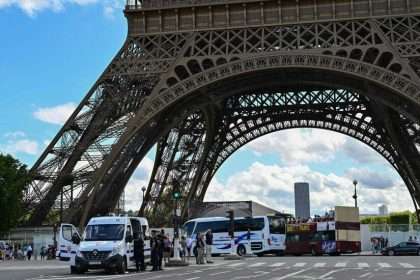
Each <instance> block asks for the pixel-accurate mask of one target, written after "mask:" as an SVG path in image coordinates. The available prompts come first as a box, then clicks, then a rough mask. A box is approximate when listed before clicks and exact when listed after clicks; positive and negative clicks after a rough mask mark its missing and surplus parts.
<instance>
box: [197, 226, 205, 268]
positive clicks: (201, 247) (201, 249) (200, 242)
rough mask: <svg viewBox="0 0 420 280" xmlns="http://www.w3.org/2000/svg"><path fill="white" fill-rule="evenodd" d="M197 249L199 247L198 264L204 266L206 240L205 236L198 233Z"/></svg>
mask: <svg viewBox="0 0 420 280" xmlns="http://www.w3.org/2000/svg"><path fill="white" fill-rule="evenodd" d="M196 243H197V244H196V247H197V260H196V263H197V264H204V249H205V244H204V240H203V235H202V234H201V233H197V242H196Z"/></svg>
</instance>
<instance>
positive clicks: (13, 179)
mask: <svg viewBox="0 0 420 280" xmlns="http://www.w3.org/2000/svg"><path fill="white" fill-rule="evenodd" d="M29 181H30V179H29V173H28V170H27V168H26V165H24V164H22V163H20V162H19V161H18V160H17V159H15V158H13V157H12V156H10V155H3V154H0V232H6V231H8V230H9V229H11V228H13V227H15V226H16V225H17V223H18V221H19V219H20V218H21V217H22V216H23V214H24V212H23V207H22V205H23V194H24V191H25V187H26V186H27V185H28V183H29Z"/></svg>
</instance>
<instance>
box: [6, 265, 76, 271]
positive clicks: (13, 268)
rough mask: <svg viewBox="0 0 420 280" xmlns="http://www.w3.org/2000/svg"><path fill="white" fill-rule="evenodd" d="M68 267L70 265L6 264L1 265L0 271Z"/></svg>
mask: <svg viewBox="0 0 420 280" xmlns="http://www.w3.org/2000/svg"><path fill="white" fill-rule="evenodd" d="M66 268H67V269H68V268H69V266H68V265H48V266H45V265H44V266H6V267H0V271H4V270H21V269H25V270H43V269H45V270H52V269H66Z"/></svg>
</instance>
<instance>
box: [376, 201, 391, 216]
mask: <svg viewBox="0 0 420 280" xmlns="http://www.w3.org/2000/svg"><path fill="white" fill-rule="evenodd" d="M378 210H379V216H388V214H389V213H388V206H386V205H385V204H382V205H380V206H379V208H378Z"/></svg>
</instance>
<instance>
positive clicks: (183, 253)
mask: <svg viewBox="0 0 420 280" xmlns="http://www.w3.org/2000/svg"><path fill="white" fill-rule="evenodd" d="M179 245H180V246H181V251H180V255H181V259H182V261H183V262H185V261H186V254H187V240H186V239H185V236H182V237H181V241H180V242H179Z"/></svg>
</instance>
